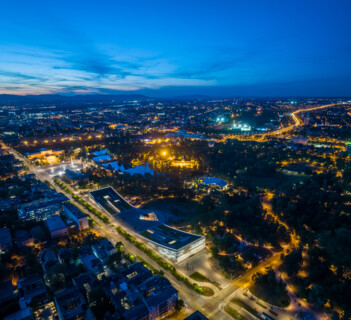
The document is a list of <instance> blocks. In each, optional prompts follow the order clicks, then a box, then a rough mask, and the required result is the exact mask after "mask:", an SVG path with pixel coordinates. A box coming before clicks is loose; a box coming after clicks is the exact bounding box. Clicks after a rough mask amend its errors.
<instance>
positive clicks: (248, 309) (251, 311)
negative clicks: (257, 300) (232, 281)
mask: <svg viewBox="0 0 351 320" xmlns="http://www.w3.org/2000/svg"><path fill="white" fill-rule="evenodd" d="M230 302H232V303H234V304H236V305H237V306H239V307H242V308H243V309H245V310H246V311H248V312H250V313H252V314H253V315H254V316H256V317H258V316H259V314H258V312H257V311H256V310H255V309H254V308H252V307H250V306H249V305H248V304H246V303H245V302H243V301H241V300H239V299H237V298H233V299H232V300H231V301H230Z"/></svg>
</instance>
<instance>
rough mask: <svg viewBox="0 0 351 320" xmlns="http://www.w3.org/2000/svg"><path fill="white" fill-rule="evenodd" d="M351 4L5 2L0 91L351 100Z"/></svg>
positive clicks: (302, 0)
mask: <svg viewBox="0 0 351 320" xmlns="http://www.w3.org/2000/svg"><path fill="white" fill-rule="evenodd" d="M350 12H351V1H349V0H343V1H340V0H329V1H324V0H318V1H317V0H276V1H274V0H228V1H226V0H222V1H221V0H217V1H215V0H213V1H206V0H202V1H197V0H187V1H183V0H177V1H173V0H163V1H153V0H143V1H134V0H128V1H119V0H113V1H109V0H100V1H97V0H95V1H89V0H85V1H80V0H70V1H65V0H60V1H48V0H46V1H41V0H31V1H28V0H17V1H3V2H2V4H1V19H0V93H9V94H42V93H59V94H88V93H111V94H112V93H142V94H149V95H151V96H172V95H188V94H207V95H218V96H220V95H226V96H269V95H275V96H283V95H291V96H292V95H295V96H299V95H307V96H309V95H318V96H319V95H329V96H341V95H343V96H351V19H350Z"/></svg>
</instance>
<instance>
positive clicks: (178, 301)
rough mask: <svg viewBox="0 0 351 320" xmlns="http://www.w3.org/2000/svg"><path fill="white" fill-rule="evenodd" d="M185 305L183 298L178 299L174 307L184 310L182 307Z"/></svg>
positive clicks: (177, 309)
mask: <svg viewBox="0 0 351 320" xmlns="http://www.w3.org/2000/svg"><path fill="white" fill-rule="evenodd" d="M184 306H185V303H184V301H183V300H181V299H178V300H177V301H176V303H175V306H174V308H175V309H176V311H178V312H179V311H180V310H182V309H183V308H184Z"/></svg>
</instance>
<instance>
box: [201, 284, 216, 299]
mask: <svg viewBox="0 0 351 320" xmlns="http://www.w3.org/2000/svg"><path fill="white" fill-rule="evenodd" d="M199 288H200V289H201V290H202V294H203V295H204V296H206V297H211V296H213V295H214V291H213V290H212V289H211V288H209V287H201V286H199Z"/></svg>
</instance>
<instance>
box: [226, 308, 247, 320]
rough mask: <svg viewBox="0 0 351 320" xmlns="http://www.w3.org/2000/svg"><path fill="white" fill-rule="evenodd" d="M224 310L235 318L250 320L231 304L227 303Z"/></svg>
mask: <svg viewBox="0 0 351 320" xmlns="http://www.w3.org/2000/svg"><path fill="white" fill-rule="evenodd" d="M224 311H225V312H227V313H228V314H229V315H230V316H231V317H232V318H234V319H237V320H248V319H247V318H246V317H244V316H243V315H242V314H240V313H239V312H238V311H236V310H235V309H234V308H232V307H231V306H230V305H226V306H225V307H224Z"/></svg>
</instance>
